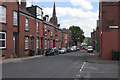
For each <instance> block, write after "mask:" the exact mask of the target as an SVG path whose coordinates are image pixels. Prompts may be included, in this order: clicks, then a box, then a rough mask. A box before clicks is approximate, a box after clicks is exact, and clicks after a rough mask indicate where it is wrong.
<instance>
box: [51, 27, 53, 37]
mask: <svg viewBox="0 0 120 80" xmlns="http://www.w3.org/2000/svg"><path fill="white" fill-rule="evenodd" d="M51 36H53V28H51Z"/></svg>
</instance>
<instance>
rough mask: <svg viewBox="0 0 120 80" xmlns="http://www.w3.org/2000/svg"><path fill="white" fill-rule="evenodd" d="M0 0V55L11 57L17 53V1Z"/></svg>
mask: <svg viewBox="0 0 120 80" xmlns="http://www.w3.org/2000/svg"><path fill="white" fill-rule="evenodd" d="M9 1H10V0H9ZM9 1H8V2H1V1H0V27H1V28H0V56H2V57H3V56H5V57H11V58H12V57H13V56H14V55H16V53H18V48H19V47H18V45H17V44H15V43H18V33H19V31H18V28H19V22H18V21H19V20H18V19H19V17H18V14H19V12H18V9H19V7H18V6H19V3H18V2H17V0H15V1H14V2H9Z"/></svg>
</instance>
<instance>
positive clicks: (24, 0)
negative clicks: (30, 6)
mask: <svg viewBox="0 0 120 80" xmlns="http://www.w3.org/2000/svg"><path fill="white" fill-rule="evenodd" d="M21 6H22V7H23V8H24V9H26V0H21Z"/></svg>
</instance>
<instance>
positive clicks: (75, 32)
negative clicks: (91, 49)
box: [69, 26, 85, 46]
mask: <svg viewBox="0 0 120 80" xmlns="http://www.w3.org/2000/svg"><path fill="white" fill-rule="evenodd" d="M69 30H71V32H72V40H73V42H74V43H75V45H76V46H77V43H78V42H80V43H82V42H83V41H84V39H85V36H84V32H83V30H82V29H81V28H80V27H79V26H70V28H69Z"/></svg>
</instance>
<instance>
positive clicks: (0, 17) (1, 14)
mask: <svg viewBox="0 0 120 80" xmlns="http://www.w3.org/2000/svg"><path fill="white" fill-rule="evenodd" d="M0 23H6V7H4V6H1V5H0Z"/></svg>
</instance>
